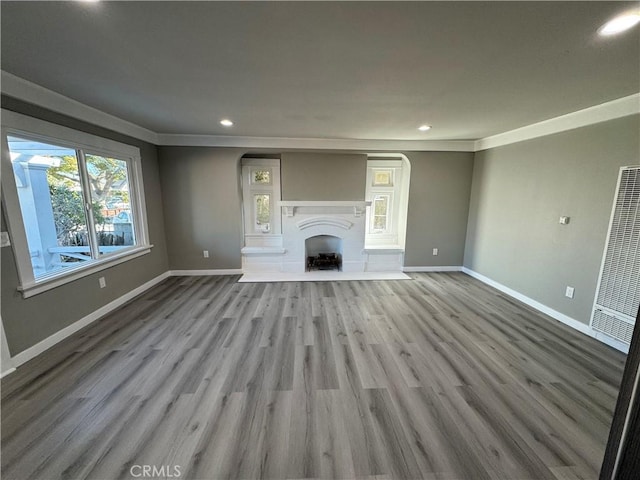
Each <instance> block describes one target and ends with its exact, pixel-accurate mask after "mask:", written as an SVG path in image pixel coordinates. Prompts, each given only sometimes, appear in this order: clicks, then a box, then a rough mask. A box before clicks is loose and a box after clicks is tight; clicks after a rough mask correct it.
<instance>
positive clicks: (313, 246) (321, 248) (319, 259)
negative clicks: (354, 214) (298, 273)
mask: <svg viewBox="0 0 640 480" xmlns="http://www.w3.org/2000/svg"><path fill="white" fill-rule="evenodd" d="M304 245H305V258H306V271H307V272H310V271H312V270H338V271H342V239H341V238H340V237H335V236H333V235H316V236H313V237H309V238H307V239H306V240H305V242H304Z"/></svg>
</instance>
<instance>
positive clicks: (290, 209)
mask: <svg viewBox="0 0 640 480" xmlns="http://www.w3.org/2000/svg"><path fill="white" fill-rule="evenodd" d="M370 205H371V202H370V201H369V202H367V201H351V200H335V201H328V200H283V201H281V202H280V207H282V209H283V211H284V214H285V215H286V216H287V217H293V216H294V215H295V211H296V208H299V207H314V208H331V209H334V208H348V209H353V215H354V216H356V217H359V216H360V215H362V212H363V210H364V209H365V208H366V207H368V206H370Z"/></svg>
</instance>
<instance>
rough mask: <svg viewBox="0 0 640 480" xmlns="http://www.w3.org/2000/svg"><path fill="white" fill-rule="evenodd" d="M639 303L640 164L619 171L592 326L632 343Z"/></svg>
mask: <svg viewBox="0 0 640 480" xmlns="http://www.w3.org/2000/svg"><path fill="white" fill-rule="evenodd" d="M639 305H640V167H635V166H634V167H623V168H622V169H621V170H620V177H619V179H618V189H617V193H616V198H615V201H614V204H613V212H612V214H611V221H610V224H609V234H608V237H607V246H606V248H605V253H604V258H603V260H602V269H601V273H600V281H599V283H598V290H597V293H596V301H595V305H594V308H593V315H592V317H591V326H592V328H594V329H596V330H599V331H601V332H604V333H606V334H607V335H610V336H612V337H614V338H617V339H618V340H621V341H623V342H626V343H630V342H631V334H632V333H633V325H634V322H635V320H634V319H635V317H636V314H637V313H638V306H639Z"/></svg>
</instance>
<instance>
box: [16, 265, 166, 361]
mask: <svg viewBox="0 0 640 480" xmlns="http://www.w3.org/2000/svg"><path fill="white" fill-rule="evenodd" d="M168 277H169V272H165V273H163V274H161V275H158V276H157V277H155V278H153V279H151V280H149V281H148V282H146V283H143V284H142V285H140V286H139V287H137V288H134V289H133V290H131V291H130V292H127V293H125V294H124V295H122V296H121V297H118V298H116V299H115V300H113V301H111V302H109V303H107V304H106V305H104V306H102V307H100V308H99V309H97V310H95V311H94V312H92V313H90V314H89V315H87V316H86V317H83V318H81V319H80V320H78V321H76V322H74V323H72V324H71V325H68V326H67V327H65V328H63V329H62V330H58V331H57V332H56V333H54V334H53V335H51V336H49V337H47V338H45V339H44V340H42V341H40V342H38V343H36V344H35V345H33V346H32V347H29V348H27V349H26V350H23V351H22V352H20V353H18V354H17V355H16V356H15V357H12V358H11V359H12V360H13V362H14V365H15V366H16V367H18V366H20V365H22V364H23V363H25V362H28V361H29V360H31V359H32V358H34V357H36V356H38V355H40V354H41V353H43V352H44V351H45V350H48V349H49V348H51V347H53V346H54V345H55V344H57V343H59V342H61V341H62V340H64V339H65V338H67V337H68V336H69V335H72V334H74V333H75V332H77V331H78V330H80V329H82V328H84V327H86V326H87V325H89V324H91V323H93V322H95V321H96V320H98V319H100V318H102V317H104V316H105V315H107V314H108V313H111V312H112V311H114V310H116V309H117V308H119V307H121V306H122V305H124V304H125V303H127V302H128V301H129V300H131V299H133V298H134V297H137V296H138V295H140V294H142V293H144V292H146V291H147V290H149V289H150V288H152V287H154V286H156V285H157V284H158V283H160V282H162V281H163V280H165V279H166V278H168Z"/></svg>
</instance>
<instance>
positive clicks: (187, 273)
mask: <svg viewBox="0 0 640 480" xmlns="http://www.w3.org/2000/svg"><path fill="white" fill-rule="evenodd" d="M169 275H170V276H172V277H197V276H206V275H242V269H241V268H226V269H225V268H222V269H218V270H169Z"/></svg>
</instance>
